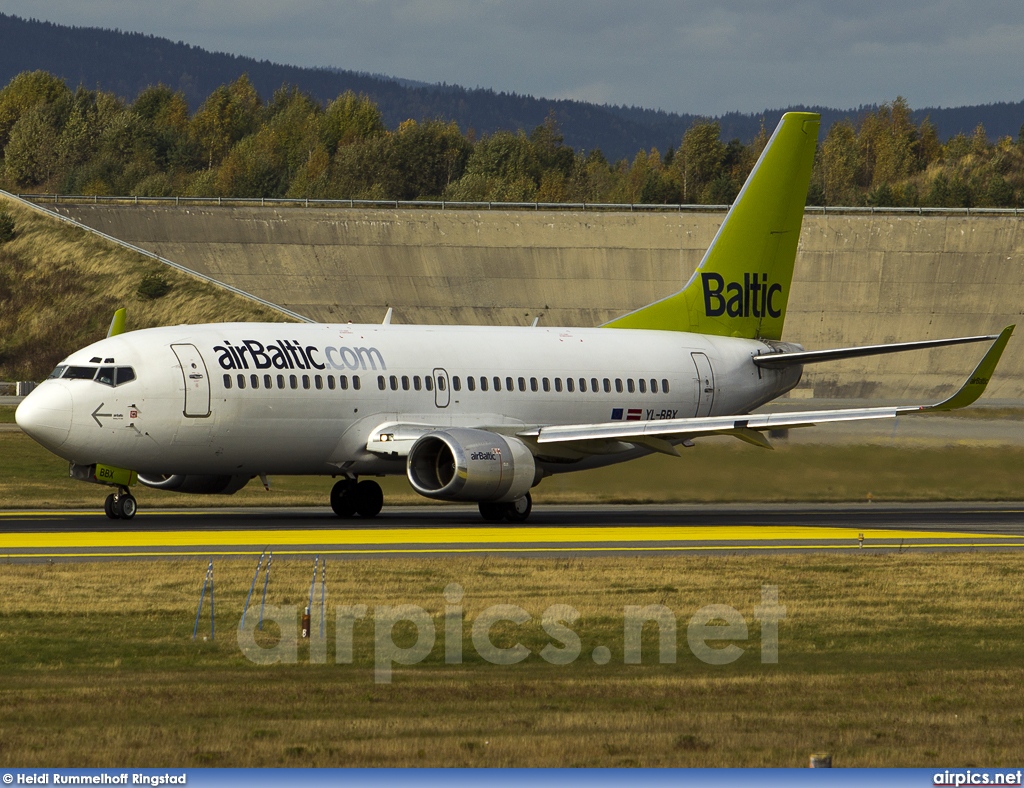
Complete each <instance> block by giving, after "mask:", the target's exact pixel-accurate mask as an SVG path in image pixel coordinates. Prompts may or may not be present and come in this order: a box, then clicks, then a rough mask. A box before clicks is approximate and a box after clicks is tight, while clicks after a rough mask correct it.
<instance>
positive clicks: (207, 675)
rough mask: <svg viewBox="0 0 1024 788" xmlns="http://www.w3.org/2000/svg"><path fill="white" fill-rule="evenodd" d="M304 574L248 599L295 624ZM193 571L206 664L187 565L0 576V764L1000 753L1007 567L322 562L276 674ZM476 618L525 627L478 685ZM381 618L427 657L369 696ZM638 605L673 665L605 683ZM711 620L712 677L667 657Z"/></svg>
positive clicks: (669, 760)
mask: <svg viewBox="0 0 1024 788" xmlns="http://www.w3.org/2000/svg"><path fill="white" fill-rule="evenodd" d="M311 563H312V562H311V560H298V559H295V560H289V561H281V562H278V561H275V564H274V567H273V576H272V579H271V583H270V590H269V593H268V602H269V603H271V604H276V605H300V606H301V605H304V604H305V600H306V598H307V595H308V593H309V579H310V570H311ZM215 568H216V609H217V613H218V615H217V622H216V623H217V637H216V639H215V640H213V641H206V642H204V641H202V640H201V639H200V640H197V641H193V640H192V639H191V635H192V627H193V623H194V620H195V612H196V605H197V603H198V598H199V591H200V587H201V585H202V579H203V575H204V571H205V561H201V560H191V561H161V562H134V563H129V562H123V563H117V562H104V563H72V564H50V565H42V564H35V565H24V564H23V565H0V584H2V587H3V589H4V593H3V594H2V595H0V665H2V669H3V687H2V690H0V697H2V702H0V765H2V766H5V767H9V766H14V765H18V766H23V767H32V766H42V765H47V766H53V767H56V766H110V765H114V764H118V765H122V766H141V765H146V766H214V765H215V766H233V765H246V766H326V765H335V766H341V765H350V766H384V765H401V766H411V765H425V766H522V765H534V766H541V765H544V766H561V765H564V766H670V765H671V766H698V765H701V766H712V765H714V766H724V765H732V766H739V765H746V766H764V765H771V766H802V765H805V764H806V761H807V756H808V754H809V753H810V752H813V751H820V750H825V751H829V752H831V753H833V755H834V758H835V764H836V765H837V766H943V767H949V766H972V765H984V766H1012V765H1014V764H1015V763H1018V764H1019V756H1020V752H1021V745H1022V743H1024V697H1022V695H1024V664H1022V662H1021V655H1020V648H1021V643H1024V620H1022V618H1021V615H1020V600H1021V597H1022V592H1024V556H1022V555H1021V554H1019V553H1002V554H1000V553H977V554H954V555H940V554H913V555H908V554H903V555H898V554H890V555H879V554H876V553H872V554H864V553H858V554H856V555H853V556H850V555H843V556H839V557H837V556H831V555H806V554H805V555H800V556H791V555H774V556H721V557H695V556H694V557H672V558H650V557H649V558H645V559H642V560H641V559H636V558H621V559H617V558H588V559H586V560H565V559H559V560H514V559H495V558H489V557H480V558H473V559H468V558H467V559H461V558H444V559H429V560H412V559H396V560H390V559H378V560H349V561H340V562H333V561H332V562H331V564H330V565H329V566H328V604H327V608H328V611H329V615H328V622H329V629H328V633H327V642H328V644H329V646H328V658H327V662H326V664H322V665H311V664H309V660H308V647H307V646H305V645H301V644H300V646H299V650H298V661H297V662H296V663H294V664H277V665H263V666H260V665H256V664H254V663H252V662H250V661H248V660H247V659H246V658H245V657H244V656H243V654H242V653H241V651H240V649H239V646H238V645H237V641H236V630H235V628H236V627H237V622H238V619H239V615H240V612H241V608H242V604H243V602H244V599H245V595H246V593H247V592H248V589H249V586H250V583H251V581H252V576H253V570H254V562H253V561H249V560H246V561H242V560H226V559H225V560H220V561H218V562H217V563H216V565H215ZM450 582H457V583H459V584H461V585H462V586H463V588H464V591H465V595H464V598H463V600H462V603H461V604H462V607H463V611H464V622H463V633H464V637H463V641H462V648H463V655H464V661H463V663H462V664H445V662H444V653H445V652H444V649H445V637H444V623H443V621H442V616H443V614H444V610H445V601H444V599H443V596H442V592H443V589H444V588H445V587H446V585H447V584H448V583H450ZM763 583H767V584H771V585H774V586H777V588H778V593H779V603H780V604H781V605H783V606H785V608H786V613H785V618H784V619H783V620H782V621H781V622H780V624H779V658H778V664H762V662H761V659H760V648H761V642H762V632H761V630H760V626H759V623H758V621H757V619H756V618H755V613H754V609H755V607H756V606H757V605H758V604H759V603H760V601H761V586H762V584H763ZM317 595H319V587H318V588H317ZM256 596H257V598H258V596H259V594H258V592H257V595H256ZM499 603H501V604H514V605H519V606H521V607H522V608H523V609H525V610H526V611H527V612H528V613H529V615H530V616H531V617H532V618H531V620H530V621H529V622H527V623H524V624H522V625H515V624H511V623H507V622H506V623H505V624H501V625H498V626H496V627H495V628H494V630H492V639H493V641H494V642H495V644H496V645H499V646H502V647H509V646H511V645H513V644H514V643H516V642H519V643H521V644H523V645H524V646H525V647H526V648H528V649H529V651H530V656H529V657H528V658H527V659H526V660H525V661H524V662H521V663H519V664H516V665H494V664H490V663H488V662H485V661H484V660H483V659H481V658H480V656H479V655H478V654H477V651H476V648H475V646H474V642H473V640H472V638H471V636H470V632H471V627H472V622H473V621H475V620H476V618H477V617H478V616H479V614H480V612H481V611H482V610H484V609H485V608H487V607H488V606H490V605H493V604H499ZM344 604H366V605H368V608H369V612H368V615H367V618H366V619H365V620H363V621H360V622H358V623H357V625H356V628H355V632H354V638H353V643H354V648H353V651H354V662H353V664H337V663H336V662H335V650H334V635H335V631H334V627H333V616H332V615H331V611H333V610H334V609H335V607H336V606H338V605H344ZM398 604H412V605H419V606H421V607H422V608H423V609H424V610H426V611H427V613H428V614H429V615H430V616H431V617H432V622H433V625H434V628H435V630H436V632H437V640H436V642H435V644H434V647H433V649H432V650H431V651H430V653H429V655H428V656H427V657H426V658H425V659H424V660H423V661H422V662H421V663H419V664H415V665H410V666H407V667H402V666H396V667H395V669H394V673H393V676H392V683H391V684H383V683H376V682H375V681H374V669H373V660H374V654H375V650H374V637H375V636H374V623H373V620H374V618H375V616H377V615H379V614H380V610H379V606H382V605H398ZM552 604H565V605H570V606H572V607H573V608H575V609H576V610H578V612H579V613H580V618H579V620H578V621H576V622H575V623H574V624H572V625H571V627H570V628H571V629H572V630H573V631H574V632H575V633H576V634H577V635H578V636H579V638H580V641H581V649H582V652H581V654H580V656H579V658H578V659H576V660H574V661H572V662H571V663H570V664H566V665H560V666H559V665H553V664H549V663H548V662H546V661H545V660H544V659H542V658H541V657H540V656H538V653H539V652H540V650H541V648H542V647H543V646H545V645H546V644H553V645H555V646H556V647H561V642H560V641H559V640H558V639H557V638H553V637H551V636H549V635H547V634H545V632H544V630H543V629H542V628H541V626H540V618H541V614H542V613H543V611H544V610H545V609H546V608H547V607H548V606H549V605H552ZM648 604H661V605H665V606H667V607H668V608H669V609H670V610H671V611H672V613H673V614H674V616H675V617H676V619H677V621H678V627H679V629H678V633H677V641H678V654H677V659H676V661H675V663H674V664H659V663H658V661H657V645H656V644H657V633H656V630H655V629H654V627H653V625H648V628H647V629H645V631H644V648H643V664H640V665H636V664H629V665H627V664H623V657H622V655H623V613H624V609H625V606H626V605H648ZM709 604H719V605H729V606H731V607H733V608H735V609H736V610H737V611H738V612H739V614H740V615H741V616H742V617H743V619H744V620H745V622H746V624H747V625H748V633H747V635H748V636H747V637H746V638H741V639H739V640H737V641H735V643H734V645H737V646H739V647H740V648H742V649H743V650H744V651H743V653H742V655H741V656H740V657H739V659H737V660H736V661H735V662H733V663H732V664H728V665H708V664H705V663H704V662H702V661H700V660H698V659H697V658H695V657H694V656H693V654H692V653H691V650H690V648H689V647H688V640H687V634H686V633H687V624H688V622H689V620H690V617H691V616H693V615H694V613H695V612H696V611H697V610H698V608H700V607H702V606H704V605H709ZM206 609H207V610H208V605H207V607H206ZM254 614H255V611H254ZM250 621H252V619H250ZM208 627H209V623H208V620H205V618H204V622H203V626H201V628H200V632H201V633H208ZM273 628H274V625H269V626H268V634H269V633H270V630H272V629H273ZM316 632H317V627H316V626H315V627H314V633H316ZM394 642H395V643H396V644H398V645H399V646H401V647H409V646H412V645H413V644H414V642H415V631H414V630H412V629H411V627H409V626H408V625H399V627H398V628H396V630H395V632H394ZM563 642H564V641H563ZM713 645H723V644H713ZM597 646H605V647H607V648H608V649H609V651H610V654H611V659H610V661H609V662H608V664H606V665H599V664H595V662H594V660H593V659H592V657H591V654H592V652H593V650H594V649H595V647H597Z"/></svg>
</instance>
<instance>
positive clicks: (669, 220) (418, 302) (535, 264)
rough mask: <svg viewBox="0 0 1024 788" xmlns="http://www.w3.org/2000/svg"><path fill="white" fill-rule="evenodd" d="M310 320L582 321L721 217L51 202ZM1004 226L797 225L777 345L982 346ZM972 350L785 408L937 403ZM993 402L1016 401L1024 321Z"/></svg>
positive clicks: (987, 220) (1007, 290) (994, 298)
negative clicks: (814, 403) (823, 403)
mask: <svg viewBox="0 0 1024 788" xmlns="http://www.w3.org/2000/svg"><path fill="white" fill-rule="evenodd" d="M59 210H60V211H61V213H64V214H66V215H70V216H72V217H73V218H75V219H78V220H79V221H82V222H83V223H85V224H87V225H89V226H92V227H95V228H97V229H100V230H102V231H104V232H107V233H109V234H111V235H113V236H115V237H117V238H121V239H123V240H125V241H129V242H131V243H133V244H136V245H138V246H141V247H143V248H145V249H149V250H151V251H153V252H156V253H157V254H160V255H162V256H164V257H166V258H168V259H170V260H173V261H175V262H177V263H180V264H181V265H184V266H187V267H189V268H192V269H194V270H196V271H200V272H202V273H204V274H207V275H209V276H212V277H214V278H216V279H218V280H221V281H223V282H226V283H228V284H231V285H234V286H236V287H239V288H241V289H243V290H246V291H248V292H251V293H253V294H255V295H258V296H260V297H263V298H266V299H267V300H269V301H272V302H274V303H277V304H281V305H282V306H285V307H287V308H289V309H292V310H294V311H296V312H298V313H300V314H304V315H307V316H309V317H311V318H314V319H316V320H322V321H332V322H334V321H337V322H341V321H352V322H379V321H380V320H381V319H382V318H383V316H384V313H385V311H386V310H387V308H388V307H389V306H390V307H394V310H395V312H394V321H395V322H404V323H469V324H505V325H528V324H529V323H531V322H532V321H533V319H534V318H535V317H537V316H540V318H541V321H542V323H543V324H544V325H582V326H591V325H597V324H600V323H601V322H604V321H606V320H608V319H610V318H612V317H615V316H617V315H620V314H623V313H624V312H628V311H630V310H631V309H635V308H636V307H638V306H642V305H644V304H647V303H650V302H651V301H654V300H656V299H658V298H660V297H662V296H664V295H667V294H669V293H672V292H675V291H676V290H678V289H679V287H680V286H681V284H682V283H684V282H685V281H686V280H687V279H688V278H689V276H690V274H691V273H692V271H693V269H694V268H695V266H696V265H697V264H698V263H699V262H700V259H701V256H702V255H703V253H704V250H705V249H706V248H707V246H708V244H709V243H710V242H711V239H712V238H713V236H714V233H715V231H716V230H717V228H718V225H719V223H720V222H721V221H722V218H723V216H724V214H721V213H604V212H594V213H591V212H561V211H539V212H531V211H521V212H518V211H517V212H504V211H482V212H475V211H440V210H382V209H374V210H369V209H347V208H339V209H319V208H317V209H304V208H285V209H281V208H259V207H253V208H236V207H232V208H218V207H203V208H195V207H187V208H186V207H181V208H173V207H159V206H156V207H154V206H102V205H101V206H92V205H69V206H68V205H62V206H60V207H59ZM1020 222H1021V220H1020V219H1017V218H1014V217H1012V216H984V215H982V216H964V215H925V216H914V215H883V214H875V215H865V214H828V215H825V216H822V215H808V216H807V217H806V218H805V220H804V229H803V233H802V235H801V242H800V251H799V255H798V259H797V265H796V276H795V278H794V285H793V292H792V296H791V299H790V305H789V313H788V318H787V322H786V330H785V338H786V339H788V340H791V341H795V342H800V343H802V344H804V345H805V346H806V347H808V348H824V347H843V346H848V345H860V344H874V343H879V342H892V341H909V340H914V339H930V338H938V337H944V336H958V335H964V334H987V333H995V332H996V331H998V330H999V329H1000V328H1002V327H1003V326H1004V325H1007V324H1009V323H1015V322H1017V320H1018V316H1019V315H1021V314H1022V313H1024V306H1022V305H1024V282H1022V279H1024V276H1022V272H1024V254H1022V253H1024V232H1022V231H1021V229H1020V227H1019V225H1020ZM980 353H981V348H980V347H979V346H973V347H971V346H969V347H967V348H953V349H945V350H936V351H923V352H915V353H909V354H901V355H899V356H892V357H889V358H875V359H860V360H851V361H845V362H839V363H835V364H828V365H819V366H816V367H809V368H808V371H807V372H806V374H805V376H804V380H803V382H802V383H801V386H800V389H799V390H798V391H796V392H794V396H816V397H887V398H917V397H922V396H923V397H933V396H941V395H942V394H943V393H944V392H946V391H947V390H948V388H949V385H950V384H951V383H953V382H957V381H959V380H960V379H961V378H962V377H963V375H964V374H966V372H968V371H970V368H971V365H972V364H973V363H974V361H975V360H976V359H977V358H978V357H979V356H980ZM990 396H992V397H995V398H1002V399H1022V398H1024V326H1022V327H1021V336H1019V337H1017V338H1016V339H1014V340H1013V341H1012V342H1011V344H1010V346H1009V348H1008V350H1007V357H1006V358H1005V360H1004V362H1003V364H1002V366H1001V367H1000V370H999V372H998V373H997V378H996V379H994V380H993V382H992V387H991V388H990Z"/></svg>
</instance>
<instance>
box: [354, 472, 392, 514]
mask: <svg viewBox="0 0 1024 788" xmlns="http://www.w3.org/2000/svg"><path fill="white" fill-rule="evenodd" d="M353 492H354V493H355V500H356V512H357V513H358V514H359V516H360V517H366V518H372V517H376V516H377V515H378V514H380V510H381V508H382V507H383V506H384V491H383V490H381V488H380V485H379V484H377V482H372V481H370V480H366V481H362V482H359V484H357V485H356V486H355V490H354V491H353Z"/></svg>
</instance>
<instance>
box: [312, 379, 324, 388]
mask: <svg viewBox="0 0 1024 788" xmlns="http://www.w3.org/2000/svg"><path fill="white" fill-rule="evenodd" d="M313 385H314V386H316V388H317V390H318V391H319V390H320V389H322V388H323V387H324V379H323V378H322V377H320V376H319V375H314V376H313Z"/></svg>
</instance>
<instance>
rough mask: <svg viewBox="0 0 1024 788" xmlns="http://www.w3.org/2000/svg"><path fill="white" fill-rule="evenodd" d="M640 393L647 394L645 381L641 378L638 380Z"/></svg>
mask: <svg viewBox="0 0 1024 788" xmlns="http://www.w3.org/2000/svg"><path fill="white" fill-rule="evenodd" d="M640 393H641V394H646V393H647V381H646V380H644V379H643V378H640Z"/></svg>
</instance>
